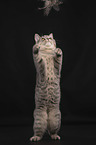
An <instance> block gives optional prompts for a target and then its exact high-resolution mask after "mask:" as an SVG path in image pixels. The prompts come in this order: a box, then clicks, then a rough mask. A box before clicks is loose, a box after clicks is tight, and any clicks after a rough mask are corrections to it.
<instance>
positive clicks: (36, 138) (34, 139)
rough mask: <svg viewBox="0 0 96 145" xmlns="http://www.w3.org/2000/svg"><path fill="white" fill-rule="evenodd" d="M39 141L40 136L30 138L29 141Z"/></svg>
mask: <svg viewBox="0 0 96 145" xmlns="http://www.w3.org/2000/svg"><path fill="white" fill-rule="evenodd" d="M39 140H41V137H40V136H33V137H31V138H30V141H39Z"/></svg>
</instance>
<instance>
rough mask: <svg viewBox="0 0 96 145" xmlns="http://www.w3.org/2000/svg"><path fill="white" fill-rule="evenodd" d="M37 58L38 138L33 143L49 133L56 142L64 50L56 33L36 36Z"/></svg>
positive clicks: (36, 123) (36, 131) (36, 121)
mask: <svg viewBox="0 0 96 145" xmlns="http://www.w3.org/2000/svg"><path fill="white" fill-rule="evenodd" d="M35 41H36V44H35V45H34V46H33V59H34V63H35V67H36V72H37V74H36V87H35V110H34V125H33V130H34V136H33V137H31V138H30V141H39V140H41V139H42V137H43V135H44V133H45V131H46V130H48V133H49V135H50V136H51V138H52V139H55V140H56V139H60V136H59V135H57V133H58V131H59V129H60V125H61V112H60V109H59V103H60V73H61V67H62V50H61V49H60V48H56V41H55V40H54V39H53V34H52V33H51V34H50V35H44V36H42V37H40V36H39V35H38V34H35Z"/></svg>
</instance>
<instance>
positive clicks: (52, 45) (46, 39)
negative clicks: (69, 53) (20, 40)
mask: <svg viewBox="0 0 96 145" xmlns="http://www.w3.org/2000/svg"><path fill="white" fill-rule="evenodd" d="M35 42H36V44H38V45H39V46H40V50H43V51H44V50H45V51H46V50H55V49H56V41H55V40H54V39H53V34H52V33H51V34H50V35H44V36H41V37H40V36H39V35H38V34H35Z"/></svg>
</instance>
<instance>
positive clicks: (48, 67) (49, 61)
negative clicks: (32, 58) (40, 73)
mask: <svg viewBox="0 0 96 145" xmlns="http://www.w3.org/2000/svg"><path fill="white" fill-rule="evenodd" d="M43 60H44V64H45V71H46V72H49V73H52V72H53V71H54V61H53V57H52V56H50V57H48V56H47V57H43ZM47 75H48V74H47Z"/></svg>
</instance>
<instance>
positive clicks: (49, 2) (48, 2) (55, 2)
mask: <svg viewBox="0 0 96 145" xmlns="http://www.w3.org/2000/svg"><path fill="white" fill-rule="evenodd" d="M41 1H44V2H45V6H44V7H43V8H38V9H39V10H42V9H44V15H46V16H48V14H49V13H50V11H51V9H52V7H53V9H55V10H56V11H59V10H60V8H59V5H60V4H63V2H61V1H59V0H41Z"/></svg>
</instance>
